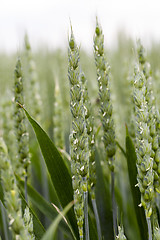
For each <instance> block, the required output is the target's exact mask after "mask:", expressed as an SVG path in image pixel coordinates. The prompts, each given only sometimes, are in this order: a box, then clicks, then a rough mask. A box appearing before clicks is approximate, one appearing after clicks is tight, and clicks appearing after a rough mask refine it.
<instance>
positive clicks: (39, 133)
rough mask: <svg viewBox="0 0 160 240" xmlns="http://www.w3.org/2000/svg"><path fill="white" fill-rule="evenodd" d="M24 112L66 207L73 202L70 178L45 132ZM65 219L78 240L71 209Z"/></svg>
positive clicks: (62, 202)
mask: <svg viewBox="0 0 160 240" xmlns="http://www.w3.org/2000/svg"><path fill="white" fill-rule="evenodd" d="M24 111H25V113H26V116H27V118H28V120H29V122H30V123H31V125H32V127H33V129H34V131H35V134H36V137H37V140H38V143H39V146H40V148H41V151H42V154H43V157H44V160H45V162H46V166H47V168H48V172H49V174H50V177H51V180H52V183H53V185H54V187H55V190H56V193H57V196H58V198H59V200H60V203H61V205H62V207H63V208H64V207H65V206H66V205H68V204H69V203H70V202H72V201H73V189H72V180H71V176H70V174H69V172H68V169H67V167H66V165H65V163H64V160H63V158H62V156H61V154H60V153H59V151H58V150H57V148H56V147H55V145H54V144H53V142H52V141H51V140H50V138H49V137H48V135H47V134H46V132H45V131H44V130H43V129H42V128H41V127H40V126H39V124H38V123H37V122H36V121H35V120H34V119H33V118H32V117H31V116H30V115H29V113H28V112H27V111H26V110H25V109H24ZM67 218H68V220H69V222H70V224H71V226H72V229H73V231H74V234H75V236H76V237H77V239H79V234H78V227H77V223H76V218H75V214H74V211H73V208H71V209H70V211H69V212H68V213H67Z"/></svg>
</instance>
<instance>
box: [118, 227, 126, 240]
mask: <svg viewBox="0 0 160 240" xmlns="http://www.w3.org/2000/svg"><path fill="white" fill-rule="evenodd" d="M116 239H117V240H127V238H126V236H125V235H124V230H123V227H121V226H118V235H117V236H116Z"/></svg>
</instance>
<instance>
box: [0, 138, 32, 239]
mask: <svg viewBox="0 0 160 240" xmlns="http://www.w3.org/2000/svg"><path fill="white" fill-rule="evenodd" d="M0 169H1V180H2V186H3V193H4V203H5V207H6V211H7V215H8V218H9V227H10V229H11V233H12V237H13V239H29V240H34V239H35V237H34V234H33V224H32V217H31V215H30V214H29V213H28V217H27V219H28V220H27V221H25V222H24V219H25V218H23V215H22V204H21V199H20V197H19V190H18V187H17V184H16V179H15V177H14V173H13V169H12V165H11V162H10V160H9V159H8V150H7V147H6V145H5V143H4V141H3V139H2V138H0ZM8 176H9V177H8ZM26 211H29V210H26Z"/></svg>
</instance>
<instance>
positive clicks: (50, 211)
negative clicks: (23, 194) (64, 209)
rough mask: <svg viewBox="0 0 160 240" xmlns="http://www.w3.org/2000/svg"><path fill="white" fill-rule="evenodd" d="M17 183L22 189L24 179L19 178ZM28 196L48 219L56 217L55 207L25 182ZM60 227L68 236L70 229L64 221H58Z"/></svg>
mask: <svg viewBox="0 0 160 240" xmlns="http://www.w3.org/2000/svg"><path fill="white" fill-rule="evenodd" d="M17 179H18V181H19V185H20V188H21V190H22V191H23V186H24V181H23V180H21V179H19V178H18V177H17ZM27 191H28V197H29V200H30V201H31V203H32V204H33V205H34V206H36V207H37V208H38V209H39V210H40V211H41V212H42V213H43V214H44V215H45V216H47V217H48V218H49V219H51V220H54V219H55V218H56V217H57V211H56V210H55V208H54V207H53V206H52V205H51V204H50V203H49V202H47V201H46V200H45V199H44V198H43V197H42V196H41V195H40V194H39V193H38V192H37V191H36V190H35V189H34V188H33V187H32V186H31V185H30V184H27ZM59 226H60V228H61V229H62V230H63V231H64V232H65V233H67V235H69V236H70V231H69V228H68V226H67V225H66V223H65V222H63V221H61V222H60V225H59Z"/></svg>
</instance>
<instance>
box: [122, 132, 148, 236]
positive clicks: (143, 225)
mask: <svg viewBox="0 0 160 240" xmlns="http://www.w3.org/2000/svg"><path fill="white" fill-rule="evenodd" d="M126 155H127V165H128V174H129V181H130V186H131V192H132V197H133V202H134V209H135V213H136V217H137V223H138V226H139V232H140V235H141V239H143V240H146V239H148V227H147V222H146V217H145V212H144V209H143V208H142V207H139V206H138V205H139V204H140V202H141V193H140V191H139V188H138V187H135V186H136V184H137V167H136V162H137V156H136V152H135V148H134V145H133V142H132V139H131V138H130V136H129V133H128V130H127V131H126Z"/></svg>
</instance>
